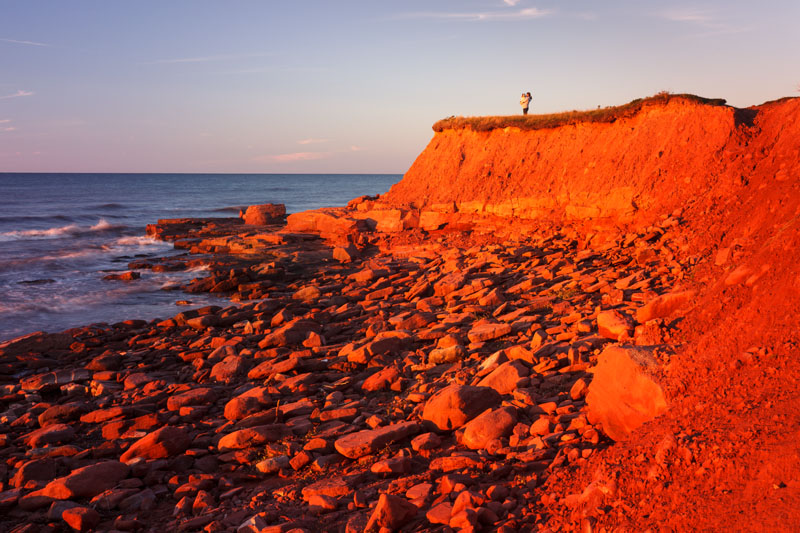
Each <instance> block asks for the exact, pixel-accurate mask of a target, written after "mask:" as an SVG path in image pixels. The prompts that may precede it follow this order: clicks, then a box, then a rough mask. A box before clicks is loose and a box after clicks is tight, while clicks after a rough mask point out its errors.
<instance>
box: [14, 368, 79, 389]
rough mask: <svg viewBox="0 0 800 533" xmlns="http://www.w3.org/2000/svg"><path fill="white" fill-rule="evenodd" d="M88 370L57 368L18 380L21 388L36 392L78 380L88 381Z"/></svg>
mask: <svg viewBox="0 0 800 533" xmlns="http://www.w3.org/2000/svg"><path fill="white" fill-rule="evenodd" d="M90 379H91V376H90V375H89V371H88V370H85V369H82V368H79V369H74V370H57V371H55V372H47V373H45V374H37V375H35V376H31V377H27V378H23V379H22V381H21V382H20V386H21V387H22V390H25V391H31V392H36V391H40V390H42V389H44V388H50V387H60V386H62V385H68V384H70V383H75V382H78V381H89V380H90Z"/></svg>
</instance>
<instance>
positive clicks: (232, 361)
mask: <svg viewBox="0 0 800 533" xmlns="http://www.w3.org/2000/svg"><path fill="white" fill-rule="evenodd" d="M248 366H249V365H248V363H247V361H246V360H245V359H244V358H243V357H240V356H238V355H229V356H227V357H226V358H225V359H223V360H222V361H220V362H219V363H217V364H215V365H214V366H213V367H212V368H211V374H210V376H211V378H212V379H215V380H217V381H221V382H223V383H230V382H232V381H233V380H235V379H236V378H238V377H239V376H241V375H243V374H244V373H245V372H247V370H248Z"/></svg>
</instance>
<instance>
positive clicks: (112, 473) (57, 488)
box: [34, 461, 130, 500]
mask: <svg viewBox="0 0 800 533" xmlns="http://www.w3.org/2000/svg"><path fill="white" fill-rule="evenodd" d="M129 471H130V468H129V467H128V465H126V464H125V463H121V462H119V461H103V462H100V463H95V464H93V465H89V466H84V467H83V468H79V469H77V470H75V471H73V472H72V473H71V474H69V475H68V476H65V477H62V478H58V479H56V480H53V481H51V482H50V483H48V484H47V486H46V487H45V488H43V489H42V490H40V491H36V493H34V494H37V495H39V496H46V497H50V498H54V499H56V500H73V499H80V498H91V497H93V496H96V495H98V494H100V493H101V492H103V491H104V490H108V489H110V488H113V487H114V486H115V485H116V484H117V483H119V482H120V481H122V480H123V479H125V478H126V477H128V472H129Z"/></svg>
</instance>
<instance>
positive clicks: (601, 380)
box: [586, 346, 667, 440]
mask: <svg viewBox="0 0 800 533" xmlns="http://www.w3.org/2000/svg"><path fill="white" fill-rule="evenodd" d="M657 369H658V363H657V362H656V360H655V359H654V358H653V356H652V354H651V353H650V352H649V351H647V350H645V349H642V348H634V347H622V346H610V347H607V348H606V349H605V350H603V352H602V353H601V354H600V356H599V357H598V359H597V367H596V368H595V372H594V378H593V379H592V383H591V384H590V385H589V393H588V395H587V396H586V403H587V405H588V413H587V414H588V418H589V421H590V422H591V423H592V424H595V423H597V422H599V423H601V424H602V426H603V432H604V433H605V434H606V435H608V436H609V437H611V438H612V439H614V440H623V439H624V438H625V437H627V436H628V434H629V433H630V432H631V431H633V430H634V429H636V428H637V427H639V426H641V425H642V424H644V423H645V422H647V421H649V420H652V419H653V418H655V417H656V416H658V415H659V414H661V413H662V412H664V411H665V410H666V409H667V401H666V397H665V396H664V391H663V390H662V389H661V386H660V385H659V384H658V383H657V382H656V381H655V380H654V379H653V377H652V376H653V375H654V374H655V372H656V371H657Z"/></svg>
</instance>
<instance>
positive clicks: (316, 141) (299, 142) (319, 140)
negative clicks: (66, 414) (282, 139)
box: [297, 137, 328, 144]
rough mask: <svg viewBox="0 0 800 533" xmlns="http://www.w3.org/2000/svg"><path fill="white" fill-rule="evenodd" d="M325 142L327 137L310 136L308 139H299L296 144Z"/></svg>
mask: <svg viewBox="0 0 800 533" xmlns="http://www.w3.org/2000/svg"><path fill="white" fill-rule="evenodd" d="M326 142H328V139H314V138H313V137H312V138H310V139H303V140H301V141H297V144H320V143H326Z"/></svg>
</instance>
